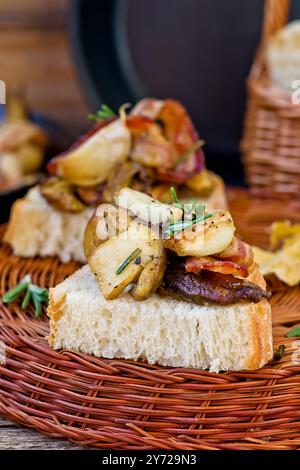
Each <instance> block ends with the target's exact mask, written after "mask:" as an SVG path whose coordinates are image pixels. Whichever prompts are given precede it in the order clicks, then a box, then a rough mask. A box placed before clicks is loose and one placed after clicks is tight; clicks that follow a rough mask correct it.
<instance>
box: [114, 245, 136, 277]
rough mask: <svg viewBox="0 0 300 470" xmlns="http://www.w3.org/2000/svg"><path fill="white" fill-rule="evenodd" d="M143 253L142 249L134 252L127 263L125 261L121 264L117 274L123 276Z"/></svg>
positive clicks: (127, 259)
mask: <svg viewBox="0 0 300 470" xmlns="http://www.w3.org/2000/svg"><path fill="white" fill-rule="evenodd" d="M141 253H142V250H141V249H140V248H137V249H136V250H134V251H133V252H132V253H131V255H129V256H128V258H126V259H125V261H123V263H121V264H120V266H119V267H118V269H117V271H116V274H121V273H122V272H123V271H124V270H125V269H126V268H127V266H128V265H129V264H130V263H131V262H132V261H134V260H135V259H136V258H138V256H139V255H140V254H141Z"/></svg>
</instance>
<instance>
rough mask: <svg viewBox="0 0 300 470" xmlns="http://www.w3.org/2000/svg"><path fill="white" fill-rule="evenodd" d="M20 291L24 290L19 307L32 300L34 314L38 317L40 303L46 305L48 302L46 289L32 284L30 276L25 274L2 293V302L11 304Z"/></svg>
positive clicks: (25, 306)
mask: <svg viewBox="0 0 300 470" xmlns="http://www.w3.org/2000/svg"><path fill="white" fill-rule="evenodd" d="M22 292H25V295H24V297H23V300H22V304H21V307H22V308H23V309H26V308H27V307H28V305H29V303H30V301H31V300H32V302H33V305H34V307H35V316H36V317H39V316H40V315H41V313H42V304H43V303H44V304H45V305H46V306H47V305H48V302H49V292H48V289H46V288H44V287H39V286H36V285H35V284H32V283H31V279H30V276H25V277H24V278H23V279H22V281H21V282H20V283H19V284H18V285H17V286H16V287H13V288H12V289H10V290H9V291H8V292H6V294H4V296H3V297H2V302H4V303H9V304H11V303H13V302H14V301H15V300H17V299H18V298H19V295H20V294H21V293H22Z"/></svg>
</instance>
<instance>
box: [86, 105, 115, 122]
mask: <svg viewBox="0 0 300 470" xmlns="http://www.w3.org/2000/svg"><path fill="white" fill-rule="evenodd" d="M114 117H116V113H115V112H114V111H113V110H112V109H111V108H110V107H109V106H107V104H102V106H101V108H100V109H99V111H97V112H96V113H95V114H93V113H91V114H88V119H89V120H90V121H101V120H105V119H111V118H114Z"/></svg>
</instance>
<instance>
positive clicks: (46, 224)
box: [4, 186, 93, 263]
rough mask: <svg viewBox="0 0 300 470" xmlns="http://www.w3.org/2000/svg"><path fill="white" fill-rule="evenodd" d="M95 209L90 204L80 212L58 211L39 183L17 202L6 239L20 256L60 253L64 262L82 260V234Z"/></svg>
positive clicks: (57, 254)
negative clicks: (41, 190)
mask: <svg viewBox="0 0 300 470" xmlns="http://www.w3.org/2000/svg"><path fill="white" fill-rule="evenodd" d="M92 213H93V209H90V208H88V209H86V210H84V211H83V212H81V213H79V214H71V213H68V212H59V211H57V210H55V209H53V207H52V206H50V204H48V202H47V201H46V199H45V198H44V197H43V196H42V195H41V193H40V190H39V187H38V186H36V187H34V188H32V189H31V190H30V191H29V192H28V193H27V195H26V197H24V198H23V199H19V200H17V201H16V202H15V203H14V205H13V208H12V211H11V215H10V220H9V224H8V228H7V231H6V233H5V236H4V240H5V241H6V242H7V243H9V244H10V245H11V247H12V249H13V253H14V254H15V255H17V256H23V257H29V256H37V255H39V256H58V257H59V258H60V260H61V261H62V262H63V263H67V262H68V261H70V260H71V259H73V260H75V261H79V262H82V263H83V262H85V256H84V253H83V246H82V240H83V234H84V229H85V227H86V224H87V222H88V220H89V219H90V217H91V215H92Z"/></svg>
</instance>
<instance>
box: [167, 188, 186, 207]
mask: <svg viewBox="0 0 300 470" xmlns="http://www.w3.org/2000/svg"><path fill="white" fill-rule="evenodd" d="M170 193H171V197H172V201H173V206H174V207H178V209H182V210H183V204H181V202H180V201H179V199H178V196H177V193H176V189H175V188H174V186H172V187H171V188H170Z"/></svg>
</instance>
